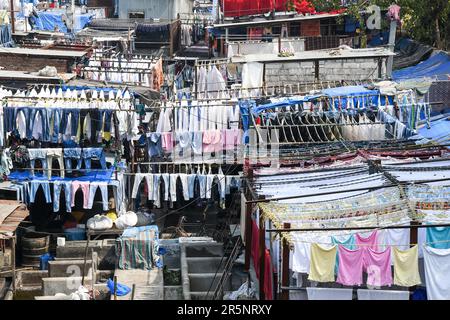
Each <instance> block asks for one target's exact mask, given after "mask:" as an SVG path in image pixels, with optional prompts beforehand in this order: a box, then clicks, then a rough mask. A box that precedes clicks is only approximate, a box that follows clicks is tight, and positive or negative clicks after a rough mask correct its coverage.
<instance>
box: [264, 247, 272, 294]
mask: <svg viewBox="0 0 450 320" xmlns="http://www.w3.org/2000/svg"><path fill="white" fill-rule="evenodd" d="M264 297H265V300H273V267H272V258H271V257H270V252H269V250H267V249H265V250H264Z"/></svg>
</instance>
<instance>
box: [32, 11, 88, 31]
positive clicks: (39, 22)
mask: <svg viewBox="0 0 450 320" xmlns="http://www.w3.org/2000/svg"><path fill="white" fill-rule="evenodd" d="M64 14H65V12H64V11H40V12H38V17H37V18H32V19H33V22H34V23H35V25H34V29H35V30H41V31H55V28H56V27H57V28H58V30H59V31H60V32H64V33H68V30H67V26H66V24H65V23H64V21H63V16H64ZM92 17H93V14H91V13H89V14H88V13H87V14H77V15H75V25H74V32H77V31H80V30H82V29H83V28H84V27H85V26H86V25H87V24H88V23H89V22H90V21H91V19H92Z"/></svg>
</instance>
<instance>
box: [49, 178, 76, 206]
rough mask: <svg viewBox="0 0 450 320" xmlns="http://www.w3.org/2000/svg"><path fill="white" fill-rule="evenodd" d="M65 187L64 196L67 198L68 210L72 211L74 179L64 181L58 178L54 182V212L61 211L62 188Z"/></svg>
mask: <svg viewBox="0 0 450 320" xmlns="http://www.w3.org/2000/svg"><path fill="white" fill-rule="evenodd" d="M63 187H64V197H65V200H66V212H72V206H71V200H72V199H71V196H72V181H63V180H56V181H55V182H54V183H53V212H58V211H59V202H60V197H61V189H62V188H63Z"/></svg>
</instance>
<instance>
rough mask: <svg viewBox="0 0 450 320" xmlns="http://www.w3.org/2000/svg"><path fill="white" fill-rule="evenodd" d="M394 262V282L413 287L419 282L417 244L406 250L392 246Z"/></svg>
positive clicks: (398, 284)
mask: <svg viewBox="0 0 450 320" xmlns="http://www.w3.org/2000/svg"><path fill="white" fill-rule="evenodd" d="M392 253H393V254H392V256H393V262H394V284H395V285H397V286H402V287H413V286H417V285H419V284H420V283H421V280H420V274H419V246H418V245H415V246H414V247H412V248H410V249H407V250H400V249H398V248H396V247H393V248H392Z"/></svg>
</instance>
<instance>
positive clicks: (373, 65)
mask: <svg viewBox="0 0 450 320" xmlns="http://www.w3.org/2000/svg"><path fill="white" fill-rule="evenodd" d="M314 72H315V69H314V62H284V63H267V64H266V76H265V81H266V85H267V86H282V85H288V84H292V85H296V84H298V83H304V82H314V79H315V73H314ZM385 74H386V67H385V64H384V63H383V68H382V76H385ZM319 77H320V81H340V80H366V79H376V78H378V60H377V59H358V60H354V59H348V60H336V61H320V62H319Z"/></svg>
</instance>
